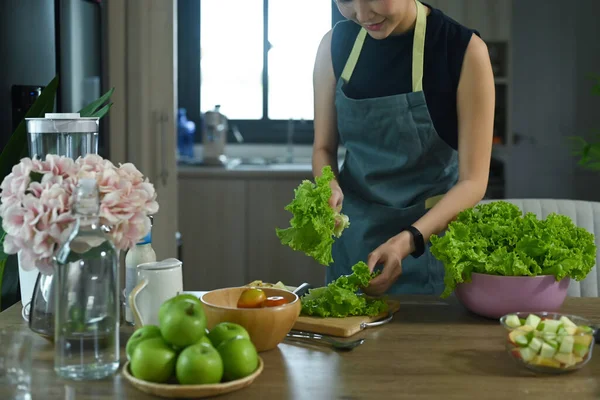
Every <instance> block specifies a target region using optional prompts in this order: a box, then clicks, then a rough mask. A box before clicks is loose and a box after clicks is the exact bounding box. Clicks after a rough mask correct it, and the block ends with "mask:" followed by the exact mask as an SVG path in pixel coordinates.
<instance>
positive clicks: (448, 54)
mask: <svg viewBox="0 0 600 400" xmlns="http://www.w3.org/2000/svg"><path fill="white" fill-rule="evenodd" d="M430 8H431V9H432V11H431V14H430V15H429V19H428V24H427V33H426V41H425V43H426V44H425V46H426V47H429V48H430V50H433V52H434V53H435V54H436V56H437V57H439V59H443V60H446V61H447V63H448V68H449V72H450V74H451V76H452V77H453V80H454V81H455V84H458V79H459V78H460V72H461V69H462V64H463V60H464V57H465V52H466V50H467V47H468V45H469V42H470V41H471V38H472V37H473V35H477V36H480V34H479V32H478V31H477V30H476V29H473V28H470V27H467V26H465V25H463V24H461V23H459V22H457V21H456V20H454V19H453V18H452V17H450V16H449V15H447V14H445V13H444V12H443V11H442V10H440V9H437V8H434V7H431V6H430Z"/></svg>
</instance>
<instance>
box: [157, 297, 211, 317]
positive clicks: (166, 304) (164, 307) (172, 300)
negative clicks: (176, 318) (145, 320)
mask: <svg viewBox="0 0 600 400" xmlns="http://www.w3.org/2000/svg"><path fill="white" fill-rule="evenodd" d="M186 299H187V300H191V301H193V302H196V303H197V304H198V306H200V307H202V302H201V301H200V299H199V298H198V297H196V296H194V295H193V294H189V293H183V294H178V295H177V296H173V297H171V298H170V299H168V300H166V301H165V302H164V303H162V304H161V305H160V308H159V309H158V320H159V321H160V319H161V318H162V317H163V314H164V313H165V312H166V310H167V308H169V306H170V305H171V304H173V303H175V302H178V301H180V300H186ZM202 310H203V311H204V309H202Z"/></svg>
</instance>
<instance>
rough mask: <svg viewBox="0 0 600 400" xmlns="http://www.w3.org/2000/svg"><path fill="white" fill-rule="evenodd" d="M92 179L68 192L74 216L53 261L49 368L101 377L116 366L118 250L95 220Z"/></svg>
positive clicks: (84, 377)
mask: <svg viewBox="0 0 600 400" xmlns="http://www.w3.org/2000/svg"><path fill="white" fill-rule="evenodd" d="M99 209H100V200H99V195H98V186H97V184H96V181H95V180H94V179H81V180H80V181H79V185H78V186H77V189H76V192H75V194H74V202H73V214H74V216H75V217H76V219H77V221H76V223H75V227H74V229H73V232H72V233H71V235H70V236H69V238H68V239H67V240H66V241H65V242H64V243H63V245H62V246H61V248H60V249H59V251H58V252H57V255H56V262H55V272H54V275H55V278H56V285H57V287H56V290H55V291H54V293H55V306H56V314H55V323H54V370H55V371H56V373H57V374H58V375H59V376H62V377H64V378H67V379H75V380H88V379H102V378H105V377H107V376H110V375H112V374H113V373H115V372H116V371H117V369H118V368H119V318H120V316H119V311H120V310H119V308H120V306H119V290H118V288H119V271H118V266H119V253H118V250H117V249H116V248H115V246H114V245H113V244H112V242H111V241H110V239H109V238H108V237H107V236H106V235H105V233H104V230H103V228H102V227H101V226H100V223H99V217H98V213H99Z"/></svg>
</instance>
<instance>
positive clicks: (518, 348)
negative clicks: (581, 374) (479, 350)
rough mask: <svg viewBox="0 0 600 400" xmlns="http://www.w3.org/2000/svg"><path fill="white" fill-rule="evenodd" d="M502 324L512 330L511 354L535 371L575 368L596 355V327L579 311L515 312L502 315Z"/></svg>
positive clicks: (507, 344)
mask: <svg viewBox="0 0 600 400" xmlns="http://www.w3.org/2000/svg"><path fill="white" fill-rule="evenodd" d="M500 324H501V325H502V326H503V327H504V328H505V329H506V330H507V331H508V335H507V340H506V351H507V352H508V354H509V355H510V356H511V357H512V358H513V359H514V360H515V361H516V362H518V363H519V364H521V365H522V366H524V367H525V368H527V369H530V370H532V371H535V372H540V373H547V374H562V373H567V372H572V371H576V370H578V369H580V368H582V367H583V366H585V365H586V364H587V363H588V362H589V361H590V360H591V358H592V351H593V348H594V344H595V336H594V335H595V334H596V329H595V328H594V327H592V324H591V322H590V321H589V320H587V319H585V318H582V317H579V316H577V315H571V314H561V313H556V312H536V313H530V312H515V313H510V314H506V315H504V316H502V317H501V318H500Z"/></svg>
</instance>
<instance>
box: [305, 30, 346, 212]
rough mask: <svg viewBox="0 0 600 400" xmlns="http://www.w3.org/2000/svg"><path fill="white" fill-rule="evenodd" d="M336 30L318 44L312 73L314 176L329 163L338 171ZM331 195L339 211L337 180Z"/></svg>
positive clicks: (340, 201)
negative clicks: (333, 49) (333, 41)
mask: <svg viewBox="0 0 600 400" xmlns="http://www.w3.org/2000/svg"><path fill="white" fill-rule="evenodd" d="M332 32H333V30H330V31H329V32H327V33H326V34H325V36H324V37H323V39H322V40H321V44H320V45H319V49H318V51H317V57H316V60H315V68H314V72H313V87H314V89H313V90H314V110H315V117H314V125H315V139H314V144H313V157H312V169H313V176H315V177H316V176H320V175H321V170H322V169H323V167H324V166H326V165H329V166H330V167H331V170H332V171H333V173H334V174H335V176H336V177H337V175H338V173H339V171H338V158H337V151H338V130H337V112H336V110H335V87H336V80H335V74H334V73H333V63H332V61H331V35H332ZM330 186H331V189H332V193H331V198H330V199H329V204H330V205H331V207H332V208H334V209H336V210H338V211H340V210H341V208H342V202H343V200H344V195H343V193H342V189H341V188H340V185H339V184H338V182H337V180H336V179H334V180H333V181H331V184H330Z"/></svg>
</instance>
